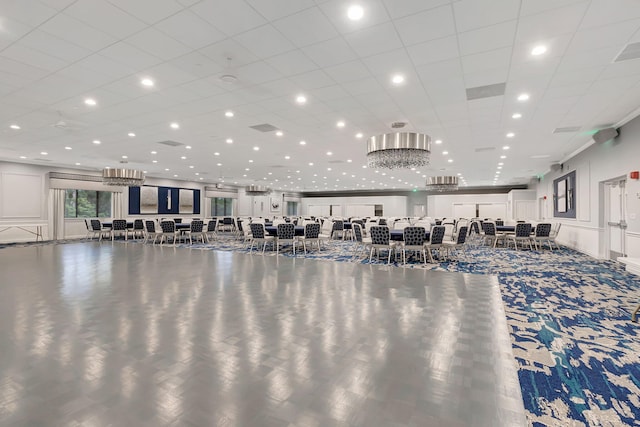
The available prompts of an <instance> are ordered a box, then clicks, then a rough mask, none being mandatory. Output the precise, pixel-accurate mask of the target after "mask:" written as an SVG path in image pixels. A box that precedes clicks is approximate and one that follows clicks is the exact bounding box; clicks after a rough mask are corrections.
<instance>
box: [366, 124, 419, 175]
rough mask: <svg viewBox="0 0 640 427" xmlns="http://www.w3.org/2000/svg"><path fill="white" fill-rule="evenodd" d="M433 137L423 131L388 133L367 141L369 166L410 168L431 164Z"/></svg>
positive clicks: (376, 167)
mask: <svg viewBox="0 0 640 427" xmlns="http://www.w3.org/2000/svg"><path fill="white" fill-rule="evenodd" d="M430 154H431V137H429V135H425V134H422V133H413V132H397V133H386V134H382V135H377V136H373V137H371V138H369V141H367V166H368V167H369V168H375V169H378V168H384V169H410V168H419V167H424V166H426V165H428V164H429V155H430Z"/></svg>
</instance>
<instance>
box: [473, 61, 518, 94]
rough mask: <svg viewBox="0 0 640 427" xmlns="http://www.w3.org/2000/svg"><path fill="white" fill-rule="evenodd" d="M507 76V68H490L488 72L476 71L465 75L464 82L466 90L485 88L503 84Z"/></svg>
mask: <svg viewBox="0 0 640 427" xmlns="http://www.w3.org/2000/svg"><path fill="white" fill-rule="evenodd" d="M508 76H509V68H507V67H501V68H492V69H490V70H483V71H478V72H476V73H471V74H465V76H464V82H465V86H466V87H467V88H472V87H478V86H486V85H492V84H497V83H504V82H506V81H507V77H508ZM496 98H497V97H496Z"/></svg>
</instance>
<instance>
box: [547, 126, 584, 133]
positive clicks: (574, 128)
mask: <svg viewBox="0 0 640 427" xmlns="http://www.w3.org/2000/svg"><path fill="white" fill-rule="evenodd" d="M579 130H580V126H566V127H563V128H555V129H554V130H553V133H570V132H578V131H579Z"/></svg>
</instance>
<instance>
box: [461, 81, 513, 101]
mask: <svg viewBox="0 0 640 427" xmlns="http://www.w3.org/2000/svg"><path fill="white" fill-rule="evenodd" d="M506 88H507V84H506V83H496V84H493V85H486V86H476V87H470V88H467V101H473V100H474V99H482V98H491V97H494V96H502V95H504V91H505V89H506Z"/></svg>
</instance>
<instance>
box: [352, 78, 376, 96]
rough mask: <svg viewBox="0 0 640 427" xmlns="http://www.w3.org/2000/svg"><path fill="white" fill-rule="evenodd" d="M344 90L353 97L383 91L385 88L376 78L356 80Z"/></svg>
mask: <svg viewBox="0 0 640 427" xmlns="http://www.w3.org/2000/svg"><path fill="white" fill-rule="evenodd" d="M342 87H343V89H344V90H345V91H346V92H348V93H349V94H351V95H361V94H364V93H371V92H376V91H381V90H383V87H382V86H381V85H380V83H379V82H378V79H376V78H374V77H368V78H365V79H360V80H355V81H352V82H349V83H347V84H345V85H343V86H342Z"/></svg>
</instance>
